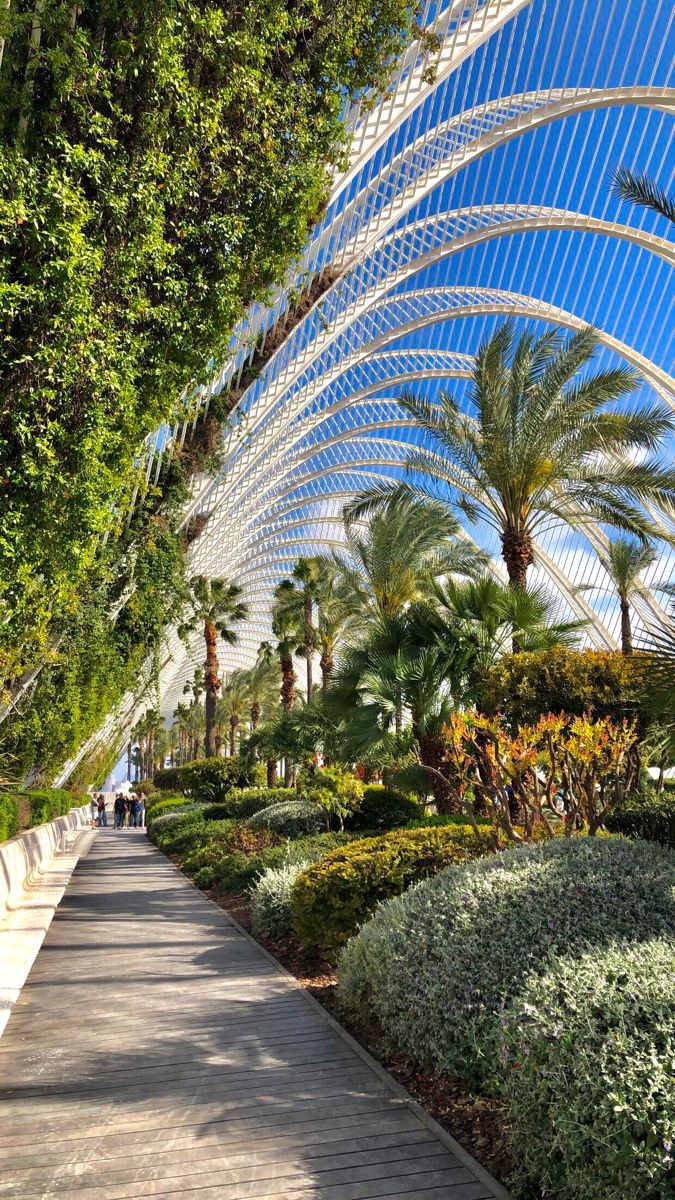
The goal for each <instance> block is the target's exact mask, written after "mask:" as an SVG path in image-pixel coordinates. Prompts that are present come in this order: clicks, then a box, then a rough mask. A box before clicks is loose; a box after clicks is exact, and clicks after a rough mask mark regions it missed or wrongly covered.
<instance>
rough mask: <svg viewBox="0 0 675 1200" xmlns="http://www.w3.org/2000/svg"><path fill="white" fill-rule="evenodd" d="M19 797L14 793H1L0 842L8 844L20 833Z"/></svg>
mask: <svg viewBox="0 0 675 1200" xmlns="http://www.w3.org/2000/svg"><path fill="white" fill-rule="evenodd" d="M19 828H20V815H19V797H18V796H15V795H14V794H13V793H9V792H1V793H0V842H6V841H7V840H8V839H9V838H12V837H14V836H15V834H17V833H18V832H19Z"/></svg>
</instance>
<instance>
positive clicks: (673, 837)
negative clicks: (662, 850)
mask: <svg viewBox="0 0 675 1200" xmlns="http://www.w3.org/2000/svg"><path fill="white" fill-rule="evenodd" d="M605 823H606V825H607V828H608V829H609V830H611V832H612V833H623V834H625V836H626V837H631V838H643V839H644V840H645V841H646V842H661V844H662V845H663V846H671V847H672V848H673V849H675V790H673V789H672V788H668V789H667V790H665V791H664V792H663V793H662V794H661V795H659V794H658V793H657V792H656V791H649V792H644V793H642V794H640V795H635V796H631V797H630V798H629V799H627V800H625V801H624V802H623V804H622V805H620V807H619V808H615V809H614V811H613V812H611V813H610V814H609V816H608V818H607V821H606V822H605Z"/></svg>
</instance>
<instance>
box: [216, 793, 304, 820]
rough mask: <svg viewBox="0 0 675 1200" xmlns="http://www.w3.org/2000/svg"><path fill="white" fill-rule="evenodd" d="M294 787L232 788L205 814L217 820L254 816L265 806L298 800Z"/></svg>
mask: <svg viewBox="0 0 675 1200" xmlns="http://www.w3.org/2000/svg"><path fill="white" fill-rule="evenodd" d="M296 799H297V792H296V791H295V789H294V788H264V787H250V788H232V790H231V791H230V792H228V793H227V796H226V797H225V799H224V800H223V801H222V802H221V803H220V804H211V805H210V806H209V807H208V808H207V809H206V813H205V816H206V818H207V820H217V819H218V818H222V817H236V818H237V819H238V820H243V819H244V818H245V817H253V816H255V814H256V813H258V812H260V811H261V810H262V809H264V808H269V807H270V806H271V805H273V804H284V803H285V802H286V801H288V800H296Z"/></svg>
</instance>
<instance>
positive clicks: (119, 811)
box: [113, 792, 124, 829]
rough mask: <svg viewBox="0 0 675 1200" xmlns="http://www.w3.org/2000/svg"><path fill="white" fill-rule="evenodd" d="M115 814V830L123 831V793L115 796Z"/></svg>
mask: <svg viewBox="0 0 675 1200" xmlns="http://www.w3.org/2000/svg"><path fill="white" fill-rule="evenodd" d="M113 814H114V818H115V829H121V828H122V823H123V821H124V796H123V795H122V793H121V792H117V794H116V795H115V803H114V805H113Z"/></svg>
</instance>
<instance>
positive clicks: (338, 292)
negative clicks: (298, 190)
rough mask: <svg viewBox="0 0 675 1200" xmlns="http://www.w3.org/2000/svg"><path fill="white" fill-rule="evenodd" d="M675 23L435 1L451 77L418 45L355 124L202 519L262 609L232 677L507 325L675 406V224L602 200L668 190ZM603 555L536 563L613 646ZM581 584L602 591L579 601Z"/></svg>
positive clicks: (209, 554) (669, 557)
mask: <svg viewBox="0 0 675 1200" xmlns="http://www.w3.org/2000/svg"><path fill="white" fill-rule="evenodd" d="M671 17H672V13H671V9H670V5H669V4H668V3H667V2H666V0H653V3H651V4H649V5H645V4H643V3H641V2H639V0H458V2H454V0H453V2H451V3H449V4H447V3H446V4H444V3H443V0H438V2H434V0H427V3H426V5H425V8H424V13H423V18H422V20H423V23H424V24H426V25H427V27H428V28H430V29H433V30H434V31H435V32H436V33H437V34H438V36H439V38H440V42H441V48H440V51H439V53H438V55H437V56H435V57H436V74H435V77H434V78H433V79H432V78H431V76H430V73H429V67H430V62H429V58H428V56H427V58H425V57H424V55H423V54H422V53H421V52H420V46H419V44H417V43H415V44H413V45H412V46H411V47H410V49H409V51H408V52H407V53H406V54H405V55H404V56H403V58H402V59H401V61H400V63H399V64H398V65H397V68H396V70H395V72H394V75H393V77H392V82H391V86H390V88H389V89H388V91H387V93H386V95H385V96H384V97H382V98H380V99H379V100H378V101H377V102H376V103H375V104H374V105H372V98H367V97H365V98H364V100H367V101H368V103H364V102H363V101H362V102H361V104H360V105H356V106H355V107H354V108H353V109H352V110H350V112H349V113H348V114H347V116H346V121H347V124H348V125H349V127H350V129H352V130H353V140H352V146H351V152H350V157H349V164H348V168H347V170H346V171H345V172H344V173H343V174H342V175H339V176H336V178H335V180H334V184H333V189H332V193H331V197H330V202H329V205H328V208H327V211H326V216H325V218H324V219H323V221H322V222H321V224H320V225H319V226H318V227H317V229H316V230H315V231H314V233H313V235H312V237H311V238H310V239H309V241H308V244H307V247H306V250H305V253H304V255H303V257H302V260H301V262H300V263H299V264H298V265H297V267H296V268H295V269H294V271H293V272H292V274H291V276H290V278H289V285H292V284H297V282H298V281H299V280H300V281H303V280H304V279H306V278H309V277H311V276H312V275H316V273H317V272H318V273H319V274H320V275H323V272H324V271H325V270H326V269H327V268H330V272H331V274H330V275H329V276H328V277H327V279H326V282H327V283H329V286H328V287H327V288H326V289H325V291H324V293H323V295H322V296H321V298H320V300H319V301H318V302H317V303H316V304H315V305H314V307H313V308H312V309H311V310H310V312H309V313H308V314H307V315H306V316H305V317H304V318H303V319H302V320H301V321H300V322H299V324H298V325H297V326H296V327H295V328H294V329H293V331H292V333H291V334H290V335H289V336H288V337H287V339H286V341H285V342H284V343H283V344H282V345H281V347H280V348H279V349H278V350H277V351H276V353H275V354H274V355H272V357H271V358H270V360H269V362H267V364H266V365H265V366H264V367H263V369H262V371H261V372H260V375H259V377H258V378H257V379H256V380H255V382H254V383H253V384H252V385H251V387H250V388H248V390H247V391H246V393H245V394H244V396H243V398H242V400H241V402H240V405H239V409H238V415H237V416H236V417H235V418H234V419H233V420H232V421H231V423H230V426H229V428H228V429H226V430H225V432H224V452H225V465H224V468H223V470H222V472H221V474H220V477H219V478H218V479H216V480H202V481H201V483H200V486H199V487H198V488H197V489H196V491H195V494H194V497H193V500H192V502H191V504H190V505H189V506H188V510H187V513H186V520H187V519H189V517H190V516H192V515H193V514H195V513H198V512H200V513H204V514H208V515H209V520H208V522H207V525H206V529H205V531H204V533H203V534H202V536H201V537H200V538H199V539H198V540H197V541H196V542H195V544H194V546H193V547H192V550H191V558H192V565H193V568H194V570H195V571H203V572H205V573H208V574H212V575H217V574H220V573H227V574H229V575H231V576H237V577H239V578H240V579H241V580H242V581H243V582H245V584H246V588H247V591H248V595H249V598H250V602H251V610H252V616H251V620H250V622H249V624H248V626H247V628H246V629H245V630H244V632H243V635H242V638H241V643H240V646H239V647H238V648H235V649H234V650H233V651H232V652H231V654H230V657H229V659H228V662H226V663H225V664H224V665H225V666H226V667H227V666H228V665H234V664H240V663H245V662H247V661H250V660H251V658H252V656H253V654H254V653H255V649H256V647H257V644H258V642H259V640H260V639H261V638H262V637H266V636H269V606H270V600H271V594H272V591H273V588H274V586H275V584H276V582H278V581H279V579H281V578H283V576H284V575H285V574H286V573H287V572H288V570H289V569H290V567H291V565H292V563H293V561H294V559H295V558H296V557H297V555H298V554H299V553H316V552H321V551H324V550H327V549H328V550H329V549H331V548H337V547H339V546H340V545H341V544H342V537H341V532H342V530H341V522H340V509H341V504H342V502H343V501H344V499H345V498H346V497H347V496H350V495H353V494H355V493H356V492H358V491H359V490H361V489H362V488H363V487H366V486H368V484H369V483H372V482H373V481H376V480H378V479H385V478H387V479H391V478H397V477H400V475H401V473H402V471H403V468H404V463H405V460H406V457H407V455H408V453H409V451H410V449H411V446H412V445H414V443H415V438H416V433H415V430H414V427H413V426H412V425H411V423H410V420H409V418H408V417H407V415H406V413H405V411H404V410H403V409H402V408H401V407H400V405H399V404H398V403H397V395H398V394H399V392H400V389H401V387H403V386H409V387H412V388H414V389H415V390H416V391H419V390H420V389H423V390H424V391H426V392H428V393H429V394H430V395H433V394H435V392H436V390H437V389H438V388H439V387H441V386H451V387H453V388H454V389H456V390H457V394H458V396H459V397H460V400H461V399H462V398H463V397H464V395H465V389H466V385H465V384H464V383H463V381H464V380H465V379H466V377H467V375H468V373H469V371H470V367H471V361H472V356H473V354H474V353H475V350H476V347H477V346H478V344H479V342H480V340H481V339H482V338H484V337H485V336H487V335H489V334H490V333H491V332H492V331H493V330H494V328H495V326H496V324H497V323H498V321H499V319H500V318H501V317H502V316H503V315H505V314H511V315H513V316H514V317H516V318H517V319H518V320H519V321H521V322H523V321H529V322H531V323H535V324H538V325H541V326H542V327H543V325H544V324H546V323H551V322H554V323H556V324H560V325H563V326H564V327H566V328H568V329H571V330H573V329H578V328H580V327H581V326H582V325H583V324H585V323H588V322H590V323H593V324H595V325H596V326H597V327H598V328H599V329H600V336H601V346H602V353H603V355H604V357H605V358H606V359H609V360H612V359H614V360H616V359H617V358H618V359H621V360H623V361H624V362H627V363H629V364H631V365H632V366H633V367H635V368H636V370H638V371H639V372H640V373H641V375H642V376H643V378H644V379H645V381H646V385H647V386H648V387H649V388H650V389H651V390H652V391H653V392H655V393H656V394H657V396H658V397H659V398H661V399H662V400H663V401H665V402H666V403H667V404H669V405H671V406H673V407H675V381H674V380H673V378H672V376H671V374H670V369H671V355H670V343H669V339H668V333H667V328H666V322H667V317H668V313H667V311H666V304H667V298H668V295H669V292H668V289H669V288H671V289H672V267H673V263H674V260H675V245H674V243H673V240H672V236H669V234H670V231H669V230H668V229H667V227H666V226H665V223H664V222H659V221H658V218H654V217H653V216H652V215H650V214H646V213H645V212H643V211H639V210H631V209H630V208H628V207H626V206H621V205H619V204H617V202H616V201H614V200H613V199H612V198H611V196H610V194H609V189H608V173H609V171H610V169H611V168H613V167H614V166H615V165H616V164H617V163H618V162H627V163H628V165H631V166H636V167H638V168H639V169H640V170H647V171H649V172H650V173H652V174H654V175H655V176H656V177H657V178H659V179H667V177H668V170H667V152H668V146H669V126H667V124H666V123H667V122H670V121H671V119H672V113H673V111H674V109H675V89H673V88H672V87H670V86H669V85H670V84H671V83H672V79H671V78H670V77H669V72H670V69H671V58H672V46H671V47H670V49H669V43H668V38H669V34H670V31H671ZM336 276H337V277H336ZM457 280H461V283H458V282H457ZM331 281H332V282H331ZM671 294H672V292H671ZM288 303H289V292H288V289H281V290H280V291H279V293H278V295H277V296H276V297H275V300H274V302H273V303H272V304H270V305H269V306H268V307H265V306H263V305H256V306H254V308H253V310H252V311H251V313H250V314H249V315H248V317H247V319H246V321H245V322H244V323H243V324H242V327H241V329H240V330H239V331H238V334H237V337H236V339H235V341H234V343H233V351H232V356H231V359H230V361H229V362H228V363H226V364H225V365H224V366H223V368H222V369H221V370H220V371H219V373H218V375H217V377H215V378H214V380H213V382H212V384H211V386H210V388H208V389H206V391H205V392H200V393H198V394H196V395H195V396H193V397H191V398H185V397H184V398H183V399H182V401H181V404H180V405H179V406H178V408H177V412H176V417H175V419H174V421H173V422H172V423H171V425H170V426H164V427H163V428H162V429H161V430H159V431H158V432H157V435H156V437H155V438H154V439H150V441H149V442H148V444H147V446H146V449H145V458H144V459H143V463H142V470H143V472H145V474H146V477H147V478H148V479H150V478H151V475H152V473H153V472H154V477H155V478H156V477H158V474H159V470H160V467H161V462H162V458H163V456H164V455H166V454H172V453H173V452H174V449H175V447H176V446H177V445H182V442H183V440H184V438H185V435H186V430H187V428H188V426H189V425H190V424H193V425H194V422H195V421H196V420H197V417H198V413H199V410H200V406H201V407H202V408H203V407H208V402H209V397H210V395H211V394H212V393H213V392H214V391H216V390H220V389H221V388H222V387H227V386H229V384H230V382H231V381H236V380H237V379H238V378H239V377H240V375H241V371H242V368H243V366H244V365H245V363H246V361H247V360H248V359H249V357H250V356H251V354H252V346H253V343H254V342H256V341H257V344H258V345H260V343H261V341H262V345H263V346H264V339H265V336H266V331H268V330H269V328H270V327H271V326H272V325H273V324H274V323H275V321H276V320H278V319H279V317H280V316H281V315H282V314H283V313H284V311H285V309H286V308H287V306H288ZM654 516H655V519H658V520H661V521H663V523H664V524H665V525H668V521H667V518H665V516H663V515H662V514H654ZM669 528H671V529H672V522H671V524H670V525H669ZM473 532H475V535H476V537H477V540H478V541H479V542H480V541H482V540H483V541H484V538H483V533H482V531H481V530H480V529H479V530H476V531H473ZM605 544H606V535H605V533H604V532H603V531H602V530H600V529H596V528H589V529H588V530H586V531H585V536H581V535H570V534H569V532H568V531H567V530H565V529H563V528H562V527H561V526H560V525H555V524H552V525H551V527H550V528H547V529H546V530H544V531H543V532H542V534H541V535H540V538H539V544H538V546H537V562H538V565H537V568H536V571H537V578H540V579H545V580H546V581H547V582H548V585H549V587H551V588H553V589H555V590H556V591H557V592H558V594H559V595H560V597H561V603H562V604H563V605H564V606H565V607H566V610H567V611H568V612H574V613H577V614H579V615H581V616H583V617H584V618H585V619H586V620H587V621H588V622H589V627H588V640H589V642H590V643H591V644H593V645H597V646H613V645H616V640H617V634H618V622H617V616H616V612H615V611H614V610H613V608H612V606H611V604H610V605H609V607H607V606H606V605H605V606H603V597H605V598H606V593H604V592H603V590H602V589H603V587H604V586H605V584H606V579H605V576H604V573H603V571H602V568H601V567H600V565H599V563H598V560H597V556H596V554H595V551H597V550H598V549H602V547H603V546H604V545H605ZM674 567H675V553H674V552H673V551H672V550H665V549H664V554H663V559H662V562H661V564H659V567H658V568H657V569H656V570H655V571H654V572H653V573H652V575H651V576H650V578H649V580H647V581H645V587H644V590H643V593H642V596H641V597H640V599H639V601H638V604H637V607H638V610H639V613H640V615H641V617H642V618H643V620H644V621H645V622H647V623H648V622H649V620H651V619H652V618H653V617H654V616H656V615H658V614H659V612H660V611H661V609H660V605H659V603H658V600H657V599H656V595H655V593H654V592H653V590H650V587H649V586H648V585H649V584H651V585H652V586H653V585H655V584H658V582H659V581H660V580H661V579H665V578H668V577H670V576H671V575H672V574H673V570H674ZM495 569H496V570H497V571H500V570H501V567H500V563H499V562H498V561H497V562H495ZM582 581H583V582H585V583H591V584H594V585H595V586H596V587H597V589H598V590H597V592H591V593H588V592H584V593H583V594H582V593H580V592H579V591H578V585H579V583H581V582H582ZM200 657H201V646H200V644H199V640H198V639H195V641H194V643H193V646H192V648H191V651H190V652H186V651H185V650H184V648H183V646H182V644H181V643H180V641H179V639H178V638H177V635H176V632H175V630H172V631H170V632H169V633H168V636H167V652H166V656H165V659H164V662H163V666H162V670H161V672H160V692H161V699H162V705H163V711H164V712H165V713H167V714H168V713H170V712H171V710H172V708H173V707H174V706H175V704H176V702H177V701H178V700H179V699H181V698H182V688H183V684H184V682H185V681H186V679H188V678H189V677H190V676H191V674H192V670H193V668H194V664H195V663H196V662H197V661H199V659H200ZM137 709H138V705H137V702H136V699H135V697H134V696H133V695H131V694H129V695H128V696H126V697H125V699H124V702H123V703H122V705H120V707H119V709H118V711H117V712H116V713H113V714H110V715H109V716H108V717H107V718H106V721H105V722H104V725H103V726H102V728H101V730H99V732H98V733H97V735H96V736H95V737H94V738H92V739H90V741H89V742H88V743H87V744H85V746H83V747H81V749H80V751H79V752H78V755H77V756H76V759H75V760H73V762H72V763H71V764H67V765H66V768H65V769H64V771H63V772H62V774H61V776H60V779H63V778H66V777H67V775H68V773H69V771H70V770H71V769H72V766H73V765H74V762H75V761H77V760H79V758H81V756H82V754H84V753H85V752H88V751H90V750H91V749H92V748H93V747H94V746H96V745H99V744H101V743H102V742H104V741H105V740H111V739H112V740H115V739H116V738H117V739H120V740H121V739H122V738H123V737H124V735H125V730H126V729H127V728H128V727H129V724H130V723H131V722H132V721H133V719H134V717H135V713H136V711H137Z"/></svg>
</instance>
